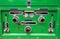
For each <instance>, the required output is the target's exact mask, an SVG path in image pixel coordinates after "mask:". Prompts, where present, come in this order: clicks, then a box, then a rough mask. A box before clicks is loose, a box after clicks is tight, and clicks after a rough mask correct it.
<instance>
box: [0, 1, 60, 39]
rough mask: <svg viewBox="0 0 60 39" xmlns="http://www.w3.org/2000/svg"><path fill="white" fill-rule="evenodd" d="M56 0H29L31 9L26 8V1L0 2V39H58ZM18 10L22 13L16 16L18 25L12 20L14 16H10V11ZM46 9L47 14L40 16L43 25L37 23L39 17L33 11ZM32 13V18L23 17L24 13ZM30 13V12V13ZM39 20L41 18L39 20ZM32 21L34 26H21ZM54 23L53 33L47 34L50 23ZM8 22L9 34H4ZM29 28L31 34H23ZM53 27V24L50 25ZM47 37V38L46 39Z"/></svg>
mask: <svg viewBox="0 0 60 39" xmlns="http://www.w3.org/2000/svg"><path fill="white" fill-rule="evenodd" d="M57 4H58V3H57V0H31V7H30V8H27V0H0V10H1V11H0V32H1V33H0V37H1V38H2V39H59V38H58V37H59V36H60V35H59V32H58V30H59V29H58V28H59V27H58V26H59V25H57V24H59V11H57V8H58V5H57ZM11 8H13V9H15V8H18V10H19V11H20V10H21V11H22V12H23V13H22V12H21V13H22V15H21V14H19V15H16V16H17V17H18V19H19V20H18V22H19V23H14V22H13V18H14V16H15V15H12V14H10V9H11ZM41 8H43V9H44V8H46V9H48V14H45V15H42V16H43V17H44V18H45V22H44V23H40V22H39V21H38V19H39V17H40V16H41V14H40V15H37V14H36V13H35V11H37V10H39V9H41ZM26 10H27V12H28V11H34V17H32V18H31V17H30V16H28V17H27V18H26V17H24V13H25V12H24V11H26ZM30 13H31V12H30ZM52 15H53V16H52ZM40 19H41V18H40ZM25 20H32V21H35V22H37V24H35V25H30V24H29V25H21V22H22V21H25ZM51 21H52V23H53V22H54V21H55V27H54V28H53V30H54V32H53V33H49V31H48V29H49V27H50V22H51ZM7 22H8V28H9V30H10V32H9V33H7V32H4V30H5V27H6V23H7ZM27 26H29V27H30V28H31V32H30V33H29V34H28V33H26V32H25V28H26V27H27ZM52 26H54V24H52ZM47 37H48V38H47Z"/></svg>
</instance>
